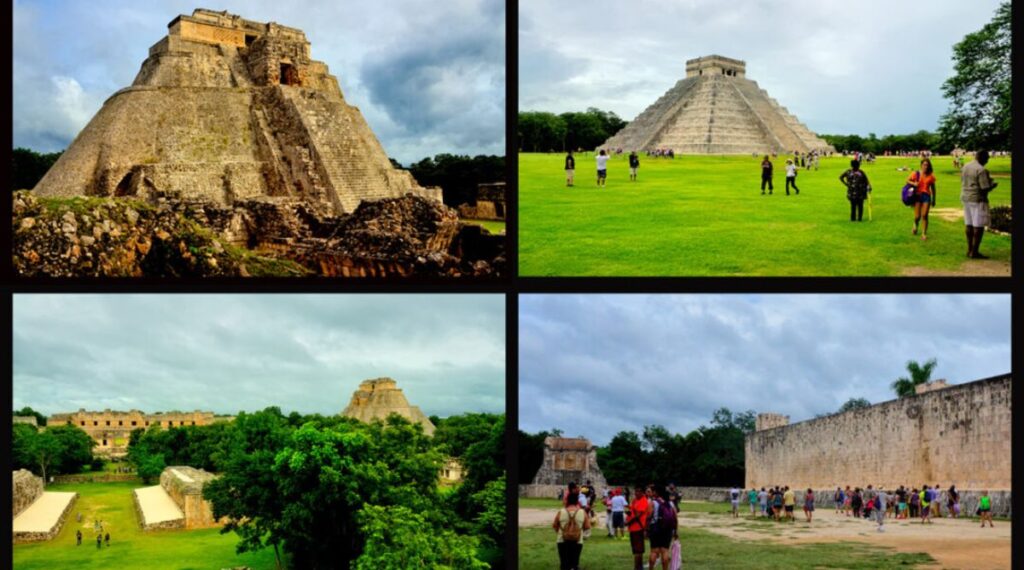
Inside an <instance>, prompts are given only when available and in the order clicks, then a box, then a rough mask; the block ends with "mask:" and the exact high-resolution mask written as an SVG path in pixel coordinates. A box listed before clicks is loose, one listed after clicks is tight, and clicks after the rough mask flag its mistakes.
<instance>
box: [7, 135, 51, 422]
mask: <svg viewBox="0 0 1024 570" xmlns="http://www.w3.org/2000/svg"><path fill="white" fill-rule="evenodd" d="M11 155H12V157H11V158H12V159H13V163H12V165H11V183H12V186H13V188H11V189H12V190H31V189H32V188H35V186H36V184H38V183H39V181H40V180H42V179H43V176H44V175H46V171H48V170H50V167H51V166H53V163H55V162H57V159H58V158H60V155H61V153H60V152H53V153H49V154H45V153H38V152H36V151H34V150H30V149H27V148H16V149H14V152H12V153H11ZM44 420H45V418H44ZM39 425H46V422H45V421H43V422H42V423H40V424H39Z"/></svg>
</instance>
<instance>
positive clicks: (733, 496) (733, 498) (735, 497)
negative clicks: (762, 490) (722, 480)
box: [729, 487, 740, 518]
mask: <svg viewBox="0 0 1024 570" xmlns="http://www.w3.org/2000/svg"><path fill="white" fill-rule="evenodd" d="M729 501H730V502H731V503H732V518H736V517H738V516H740V512H739V511H740V490H739V489H737V488H736V487H733V488H732V489H729Z"/></svg>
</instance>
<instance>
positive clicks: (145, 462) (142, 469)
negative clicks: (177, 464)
mask: <svg viewBox="0 0 1024 570" xmlns="http://www.w3.org/2000/svg"><path fill="white" fill-rule="evenodd" d="M134 463H135V470H136V471H137V472H138V474H139V477H141V478H142V482H143V483H145V484H147V485H148V484H149V483H150V482H151V481H153V480H154V479H159V478H160V474H161V473H163V472H164V469H165V468H166V467H167V463H166V462H165V461H164V456H163V454H162V453H154V454H149V453H147V452H144V451H143V452H140V453H138V454H136V455H135V457H134Z"/></svg>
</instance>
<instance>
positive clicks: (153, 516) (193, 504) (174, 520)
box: [132, 465, 219, 531]
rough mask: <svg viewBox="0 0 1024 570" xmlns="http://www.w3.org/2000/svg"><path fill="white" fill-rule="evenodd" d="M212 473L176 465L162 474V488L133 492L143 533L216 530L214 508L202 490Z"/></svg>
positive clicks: (211, 478) (160, 486)
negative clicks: (162, 530)
mask: <svg viewBox="0 0 1024 570" xmlns="http://www.w3.org/2000/svg"><path fill="white" fill-rule="evenodd" d="M215 478H216V476H215V475H214V474H213V473H209V472H207V471H204V470H202V469H196V468H194V467H188V466H184V465H177V466H173V467H167V468H165V469H164V470H163V472H162V473H160V484H159V485H153V486H151V487H140V488H138V489H135V490H133V491H132V498H133V500H134V504H135V513H136V515H137V516H138V520H139V526H140V527H142V530H144V531H150V530H161V529H180V528H186V529H192V528H206V527H211V526H217V524H219V523H218V521H217V520H215V519H214V518H213V506H212V505H211V504H210V502H209V501H207V500H206V499H204V498H203V486H204V485H206V484H207V483H209V482H210V481H212V480H213V479H215Z"/></svg>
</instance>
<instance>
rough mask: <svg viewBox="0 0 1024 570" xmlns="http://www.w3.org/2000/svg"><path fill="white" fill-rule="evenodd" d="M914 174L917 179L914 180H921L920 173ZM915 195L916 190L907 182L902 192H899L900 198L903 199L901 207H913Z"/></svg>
mask: <svg viewBox="0 0 1024 570" xmlns="http://www.w3.org/2000/svg"><path fill="white" fill-rule="evenodd" d="M914 174H916V175H917V178H916V179H915V180H921V171H917V172H915V173H914ZM916 193H917V188H914V186H913V185H912V184H910V183H909V182H907V183H906V184H905V185H904V186H903V190H902V191H901V192H900V198H902V199H903V205H904V206H913V205H914V202H915V200H914V196H915V195H916Z"/></svg>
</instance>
